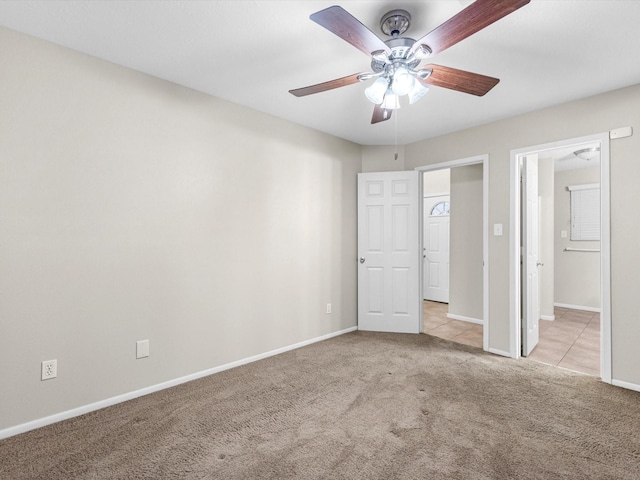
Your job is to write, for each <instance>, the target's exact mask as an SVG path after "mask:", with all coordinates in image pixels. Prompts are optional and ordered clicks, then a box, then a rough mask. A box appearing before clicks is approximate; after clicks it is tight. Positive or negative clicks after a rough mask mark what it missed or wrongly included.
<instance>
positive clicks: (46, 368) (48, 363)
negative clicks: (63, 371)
mask: <svg viewBox="0 0 640 480" xmlns="http://www.w3.org/2000/svg"><path fill="white" fill-rule="evenodd" d="M57 376H58V360H45V361H44V362H42V371H41V377H40V379H41V380H51V379H52V378H56V377H57Z"/></svg>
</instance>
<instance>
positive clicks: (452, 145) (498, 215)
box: [405, 85, 640, 386]
mask: <svg viewBox="0 0 640 480" xmlns="http://www.w3.org/2000/svg"><path fill="white" fill-rule="evenodd" d="M498 88H500V87H498ZM490 95H491V94H489V95H488V96H487V97H486V98H487V99H489V98H490ZM460 114H461V115H462V114H464V112H460ZM622 126H631V127H632V128H633V129H634V131H635V132H636V133H635V134H634V135H633V136H631V137H628V138H622V139H617V140H613V141H612V142H611V148H610V154H611V155H610V159H611V210H612V211H611V272H612V273H611V274H612V279H611V291H612V298H611V302H612V351H613V353H612V373H613V378H614V380H618V381H621V382H627V383H630V384H633V385H639V386H640V368H638V365H640V349H639V348H638V345H639V344H640V322H637V321H636V318H637V314H638V311H640V296H639V295H638V293H637V288H636V285H637V272H638V271H640V249H638V248H637V238H638V235H640V217H638V215H637V214H636V210H637V206H638V205H640V188H638V187H637V180H638V178H640V162H638V161H637V157H638V152H639V151H640V135H639V134H638V133H637V132H638V131H640V130H639V129H640V85H635V86H632V87H627V88H623V89H620V90H616V91H613V92H609V93H605V94H601V95H597V96H594V97H590V98H586V99H583V100H577V101H573V102H569V103H566V104H562V105H558V106H555V107H551V108H546V109H543V110H538V111H535V112H531V113H527V114H524V115H520V116H516V117H512V118H509V119H504V120H500V121H496V122H493V123H488V124H486V125H481V126H478V127H475V128H470V129H467V130H463V131H460V132H456V133H452V134H449V135H443V136H441V137H437V138H432V139H429V140H424V141H421V142H416V143H414V144H411V145H406V146H405V167H406V168H407V169H414V168H415V167H417V166H421V165H426V164H436V163H442V162H446V161H451V160H456V159H460V158H468V157H473V156H476V155H481V154H488V155H489V224H490V225H493V224H494V223H502V224H503V225H504V231H505V232H508V231H509V228H510V227H509V209H510V201H509V188H510V187H509V172H510V165H509V162H510V152H511V150H515V149H520V148H526V147H530V146H535V145H542V144H546V143H551V142H555V141H560V140H565V139H569V138H578V137H582V136H586V135H592V134H597V133H601V132H607V131H609V130H611V129H614V128H618V127H622ZM425 151H427V152H429V157H428V159H425V157H424V152H425ZM489 257H490V259H489V272H490V278H489V323H490V329H489V348H490V349H492V350H494V351H500V352H509V338H510V335H511V332H510V326H511V321H510V315H509V300H510V299H509V293H508V292H509V271H510V270H509V261H510V259H509V235H503V236H500V237H495V236H491V237H490V239H489Z"/></svg>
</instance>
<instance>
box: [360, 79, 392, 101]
mask: <svg viewBox="0 0 640 480" xmlns="http://www.w3.org/2000/svg"><path fill="white" fill-rule="evenodd" d="M387 84H388V80H387V79H386V78H384V77H380V78H378V79H377V80H376V81H375V82H373V83H372V84H371V85H370V86H369V87H367V88H365V90H364V94H365V95H366V96H367V98H368V99H369V101H370V102H372V103H375V104H377V105H380V104H381V103H382V100H384V94H385V92H386V91H387Z"/></svg>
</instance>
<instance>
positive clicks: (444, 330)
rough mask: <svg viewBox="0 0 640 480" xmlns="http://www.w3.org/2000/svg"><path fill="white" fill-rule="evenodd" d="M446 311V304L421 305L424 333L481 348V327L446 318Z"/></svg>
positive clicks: (429, 303) (424, 303) (447, 307)
mask: <svg viewBox="0 0 640 480" xmlns="http://www.w3.org/2000/svg"><path fill="white" fill-rule="evenodd" d="M448 311H449V304H447V303H438V302H430V301H428V300H425V301H424V302H423V304H422V312H423V314H422V319H423V323H422V324H423V331H424V333H428V334H429V335H433V336H434V337H440V338H444V339H445V340H452V341H454V342H458V343H464V344H465V345H471V346H472V347H478V348H482V325H478V324H475V323H470V322H462V321H460V320H453V319H451V318H447V312H448Z"/></svg>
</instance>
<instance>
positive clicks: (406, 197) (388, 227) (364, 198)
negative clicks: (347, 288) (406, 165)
mask: <svg viewBox="0 0 640 480" xmlns="http://www.w3.org/2000/svg"><path fill="white" fill-rule="evenodd" d="M418 175H419V173H418V172H416V171H407V172H384V173H359V174H358V329H359V330H373V331H378V332H399V333H420V305H421V301H420V268H419V266H420V263H419V262H420V251H419V246H420V243H419V229H418V220H419V214H420V212H419V203H418V201H419V192H418V178H419V177H418Z"/></svg>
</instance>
